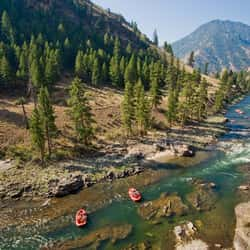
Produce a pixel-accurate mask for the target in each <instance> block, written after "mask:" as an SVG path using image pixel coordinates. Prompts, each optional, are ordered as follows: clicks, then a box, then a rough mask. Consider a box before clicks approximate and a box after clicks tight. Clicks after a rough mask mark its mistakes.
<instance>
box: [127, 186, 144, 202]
mask: <svg viewBox="0 0 250 250" xmlns="http://www.w3.org/2000/svg"><path fill="white" fill-rule="evenodd" d="M128 195H129V197H130V199H131V200H132V201H135V202H136V201H137V202H138V201H140V200H141V198H142V197H141V194H140V192H139V191H137V190H136V189H135V188H130V189H129V190H128Z"/></svg>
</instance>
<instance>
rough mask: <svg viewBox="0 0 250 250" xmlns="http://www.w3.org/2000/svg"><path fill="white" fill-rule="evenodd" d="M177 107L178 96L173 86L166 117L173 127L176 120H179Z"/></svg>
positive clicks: (169, 94)
mask: <svg viewBox="0 0 250 250" xmlns="http://www.w3.org/2000/svg"><path fill="white" fill-rule="evenodd" d="M177 107H178V97H177V93H176V90H175V89H174V88H173V87H171V88H170V89H169V93H168V108H167V113H166V117H167V120H168V123H169V126H170V127H171V126H172V124H173V123H174V122H176V120H177Z"/></svg>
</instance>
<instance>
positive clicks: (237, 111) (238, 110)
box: [235, 109, 245, 115]
mask: <svg viewBox="0 0 250 250" xmlns="http://www.w3.org/2000/svg"><path fill="white" fill-rule="evenodd" d="M235 112H236V113H238V114H240V115H243V114H244V113H245V112H244V111H242V110H240V109H236V110H235Z"/></svg>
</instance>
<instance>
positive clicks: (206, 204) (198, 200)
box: [186, 180, 217, 211]
mask: <svg viewBox="0 0 250 250" xmlns="http://www.w3.org/2000/svg"><path fill="white" fill-rule="evenodd" d="M193 185H194V190H193V192H191V193H189V194H188V195H187V197H186V198H187V200H188V201H189V203H190V204H191V206H193V207H194V208H195V209H196V210H198V211H209V210H211V209H212V208H213V207H214V205H215V202H216V200H217V195H216V193H215V191H214V189H215V187H216V184H215V183H204V182H202V181H199V180H195V181H194V182H193Z"/></svg>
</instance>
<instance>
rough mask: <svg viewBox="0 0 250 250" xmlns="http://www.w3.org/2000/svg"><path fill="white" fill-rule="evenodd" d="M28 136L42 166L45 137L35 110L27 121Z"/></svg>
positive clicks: (38, 115)
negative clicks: (38, 154)
mask: <svg viewBox="0 0 250 250" xmlns="http://www.w3.org/2000/svg"><path fill="white" fill-rule="evenodd" d="M29 127H30V130H29V131H30V134H31V139H32V145H33V147H34V148H35V149H36V150H37V151H39V153H40V159H41V162H42V165H44V157H45V135H44V131H43V128H42V121H41V117H40V114H39V112H38V110H37V109H36V108H35V109H34V110H33V112H32V116H31V118H30V121H29Z"/></svg>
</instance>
